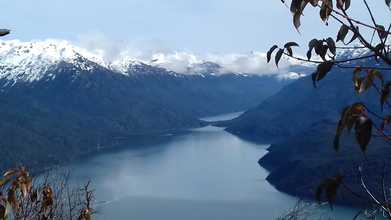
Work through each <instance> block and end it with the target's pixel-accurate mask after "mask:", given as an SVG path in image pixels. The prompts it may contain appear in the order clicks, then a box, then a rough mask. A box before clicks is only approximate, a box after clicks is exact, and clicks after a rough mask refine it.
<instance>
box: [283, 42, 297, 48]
mask: <svg viewBox="0 0 391 220" xmlns="http://www.w3.org/2000/svg"><path fill="white" fill-rule="evenodd" d="M298 46H299V45H298V44H297V43H296V42H288V43H286V44H285V45H284V48H289V47H298Z"/></svg>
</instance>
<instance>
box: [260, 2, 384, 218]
mask: <svg viewBox="0 0 391 220" xmlns="http://www.w3.org/2000/svg"><path fill="white" fill-rule="evenodd" d="M281 1H282V3H283V4H285V5H286V6H287V7H288V8H289V10H290V12H291V13H292V18H293V25H294V26H295V28H296V29H299V27H300V26H301V18H302V17H303V15H304V10H305V9H306V8H307V6H313V7H314V8H318V9H319V16H320V19H321V20H322V21H323V22H324V23H325V24H326V26H327V25H328V24H329V22H331V21H332V22H336V23H339V24H340V28H339V30H338V31H337V33H336V36H335V37H326V38H324V39H313V40H311V41H310V42H309V43H308V52H307V54H306V58H302V57H300V56H295V55H294V53H293V48H294V47H297V46H299V44H297V43H296V42H288V43H286V44H285V45H284V46H283V47H282V48H280V47H279V46H277V45H274V46H272V47H271V48H270V50H269V51H268V53H267V61H268V62H270V61H271V59H272V54H273V53H274V52H275V51H277V52H276V53H275V56H274V60H275V64H276V65H277V67H278V64H279V62H280V60H281V59H282V57H283V56H286V57H289V58H291V59H296V60H300V61H303V62H309V63H313V64H316V65H317V68H316V71H315V72H314V73H313V75H312V80H313V84H314V87H317V85H318V84H319V83H320V82H321V81H322V79H324V78H325V77H327V75H328V73H329V72H330V71H331V70H332V69H333V68H344V69H352V73H353V74H352V86H353V88H354V89H355V91H356V92H357V94H358V95H361V94H363V93H365V92H366V91H368V90H369V89H374V90H375V91H376V92H377V93H378V95H379V109H380V110H379V111H380V112H382V114H378V113H377V112H378V111H375V110H373V109H369V108H368V107H367V106H366V105H365V103H353V104H351V105H349V106H347V107H346V108H345V109H344V110H343V111H342V114H341V117H340V120H339V123H338V125H337V129H336V134H335V137H334V149H335V151H337V152H338V151H339V150H340V148H341V146H340V138H341V136H342V135H343V133H344V132H345V131H347V132H350V131H352V130H353V131H354V133H355V137H356V141H357V144H358V146H359V148H360V150H361V151H362V152H363V162H362V164H361V165H360V166H358V169H357V173H358V184H359V185H360V186H361V189H362V191H363V192H364V193H365V194H366V196H364V197H362V196H360V194H358V193H357V192H354V191H353V190H352V189H350V187H349V186H348V185H347V184H345V181H344V176H345V175H344V174H343V172H342V173H338V174H336V175H335V176H334V177H328V178H326V179H324V180H323V181H322V182H321V183H320V184H319V187H318V188H317V189H316V195H315V197H316V200H318V201H319V202H322V201H323V200H326V201H327V202H328V203H329V204H330V205H331V207H332V205H333V203H335V202H336V199H337V195H338V191H339V190H341V189H344V190H347V191H348V192H350V193H351V194H352V196H356V197H357V199H363V200H365V201H367V202H368V204H369V205H368V207H366V208H365V209H364V210H361V211H360V212H358V213H357V215H356V216H355V217H354V219H357V217H359V216H362V215H364V214H365V213H372V212H373V213H376V214H378V213H381V214H384V215H385V216H386V217H387V218H388V219H391V206H390V204H391V200H390V187H387V186H386V183H385V178H384V176H385V175H386V174H385V166H384V168H383V170H381V169H379V173H381V175H382V178H381V182H380V183H379V185H381V187H380V188H381V190H380V192H375V189H371V188H370V187H368V186H367V183H366V181H365V180H364V178H363V172H364V171H363V168H362V167H363V164H364V163H365V162H366V160H367V158H366V152H367V150H368V147H369V145H370V143H371V140H372V138H373V137H374V136H375V137H380V138H383V139H384V140H385V141H387V142H390V143H391V135H390V134H388V133H389V132H390V131H388V130H387V127H388V126H389V125H390V124H391V113H390V112H391V103H390V102H389V96H390V92H391V81H387V80H389V79H391V77H390V76H387V75H386V73H390V71H391V56H390V52H391V45H390V44H388V42H389V39H388V38H389V36H390V35H391V32H390V30H391V23H390V21H389V20H387V19H383V20H381V19H380V20H379V19H378V18H376V15H377V14H376V13H374V12H373V10H372V9H371V7H370V5H369V3H368V1H367V0H360V1H357V4H358V2H361V3H362V8H363V9H364V10H363V11H366V12H367V15H368V17H369V21H365V20H364V19H363V17H364V16H363V17H360V18H354V17H352V16H351V14H350V9H351V0H291V1H290V5H288V2H287V1H286V0H281ZM355 3H356V2H355ZM390 6H391V0H385V7H387V8H388V9H389V8H390ZM349 35H350V37H349ZM353 43H355V44H354V46H350V45H353ZM344 50H350V51H351V52H355V51H365V53H358V54H360V55H359V56H356V57H350V58H346V57H339V56H338V55H337V54H338V53H337V52H338V51H344ZM314 56H316V58H315V59H314ZM359 61H367V62H361V64H363V65H361V64H360V65H356V64H357V63H359ZM379 160H381V158H379ZM384 163H385V162H384ZM377 195H381V196H377ZM296 217H297V216H296ZM296 217H293V218H288V219H305V218H299V217H297V218H296Z"/></svg>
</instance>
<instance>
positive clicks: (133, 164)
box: [68, 113, 353, 220]
mask: <svg viewBox="0 0 391 220" xmlns="http://www.w3.org/2000/svg"><path fill="white" fill-rule="evenodd" d="M238 114H239V113H236V114H230V115H225V116H220V117H212V118H208V119H206V120H223V119H226V118H227V117H234V116H236V115H238ZM267 147H268V146H265V145H257V144H253V143H249V142H246V141H243V140H241V139H239V138H237V137H235V136H233V135H231V134H229V133H227V132H225V131H223V129H221V128H216V127H205V128H201V129H194V130H191V131H189V132H188V133H184V134H180V135H170V134H168V135H163V136H161V137H151V138H143V139H142V140H135V141H134V143H132V144H129V146H124V148H122V149H120V150H117V151H116V152H107V153H103V154H100V155H97V156H94V157H91V158H86V159H84V160H82V161H80V162H78V163H74V164H73V165H71V166H69V167H68V169H71V170H72V173H73V174H74V175H73V178H74V180H73V181H74V182H75V184H76V183H77V184H80V183H81V182H85V181H87V180H89V179H91V180H92V181H93V183H94V188H95V189H96V197H97V200H98V201H99V202H98V211H99V214H98V215H97V216H95V219H98V220H103V219H107V220H112V219H132V220H155V219H159V220H196V219H197V220H201V219H202V220H220V219H221V220H230V219H240V220H255V219H256V220H262V219H274V218H276V217H278V216H279V215H281V213H282V212H283V211H284V210H286V209H289V208H290V207H292V206H293V205H294V204H295V203H296V201H297V198H294V197H291V196H288V195H286V194H284V193H281V192H279V191H277V190H276V189H274V187H273V186H271V185H270V184H269V183H268V182H267V181H266V180H265V178H266V176H267V174H268V173H267V171H266V170H264V169H263V168H261V167H260V166H259V165H258V164H257V161H258V159H259V158H260V157H262V155H264V154H266V153H267V152H266V150H265V149H266V148H267ZM330 215H331V216H334V218H335V219H345V218H348V217H350V219H351V217H352V216H353V214H352V211H351V210H349V209H346V208H337V211H336V212H333V213H332V214H330Z"/></svg>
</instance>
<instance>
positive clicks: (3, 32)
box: [0, 29, 11, 37]
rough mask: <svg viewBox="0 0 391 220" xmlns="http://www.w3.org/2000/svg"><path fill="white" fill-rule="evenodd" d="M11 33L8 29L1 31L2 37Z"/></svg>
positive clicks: (0, 35)
mask: <svg viewBox="0 0 391 220" xmlns="http://www.w3.org/2000/svg"><path fill="white" fill-rule="evenodd" d="M9 33H11V31H10V30H8V29H0V37H3V36H5V35H8V34H9Z"/></svg>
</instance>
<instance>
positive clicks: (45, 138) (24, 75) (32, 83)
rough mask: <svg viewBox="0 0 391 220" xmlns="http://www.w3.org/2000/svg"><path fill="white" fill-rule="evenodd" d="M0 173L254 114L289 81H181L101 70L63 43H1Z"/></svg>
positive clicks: (111, 67) (162, 73) (205, 73)
mask: <svg viewBox="0 0 391 220" xmlns="http://www.w3.org/2000/svg"><path fill="white" fill-rule="evenodd" d="M0 44H1V46H0V121H1V123H0V132H1V133H0V134H1V135H2V138H1V139H0V152H1V153H2V155H6V157H4V159H3V160H2V162H0V168H5V167H10V166H14V165H17V164H20V163H21V164H25V165H27V166H32V167H37V166H38V165H41V166H40V167H42V165H46V164H52V163H53V162H62V161H66V160H69V159H72V158H74V157H78V156H80V155H83V154H87V153H89V152H91V151H94V150H96V148H97V146H98V145H99V146H105V147H111V146H113V145H115V144H117V142H118V140H119V139H124V138H125V139H126V138H129V137H130V136H131V135H139V134H146V135H153V134H161V133H165V132H175V131H178V130H183V129H188V128H191V127H198V126H201V125H202V122H201V121H199V120H198V118H199V117H202V116H206V115H211V114H220V113H226V112H232V111H239V110H243V109H245V108H249V107H252V106H255V104H256V103H258V102H260V101H262V99H264V98H266V97H267V96H269V95H272V94H274V93H275V92H277V91H278V90H279V89H280V88H281V87H282V86H284V85H285V84H287V83H289V82H290V80H280V79H277V78H275V77H268V76H257V75H246V74H235V73H231V74H215V73H213V72H214V71H215V70H216V68H214V67H217V68H218V66H216V65H213V64H210V63H208V64H205V65H204V66H201V67H200V68H199V69H198V70H199V71H201V70H202V71H201V72H197V73H192V74H178V73H175V72H172V71H169V70H166V69H162V68H159V67H156V66H151V65H148V64H145V63H143V62H140V61H137V60H133V59H125V60H119V61H117V62H110V63H109V62H106V61H104V60H103V59H101V58H100V57H99V56H96V55H94V54H90V53H88V52H87V51H84V50H82V49H80V48H77V47H74V46H73V45H71V44H69V43H68V42H63V41H61V42H58V41H44V42H20V41H1V42H0Z"/></svg>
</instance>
